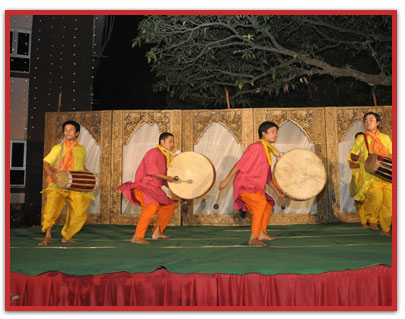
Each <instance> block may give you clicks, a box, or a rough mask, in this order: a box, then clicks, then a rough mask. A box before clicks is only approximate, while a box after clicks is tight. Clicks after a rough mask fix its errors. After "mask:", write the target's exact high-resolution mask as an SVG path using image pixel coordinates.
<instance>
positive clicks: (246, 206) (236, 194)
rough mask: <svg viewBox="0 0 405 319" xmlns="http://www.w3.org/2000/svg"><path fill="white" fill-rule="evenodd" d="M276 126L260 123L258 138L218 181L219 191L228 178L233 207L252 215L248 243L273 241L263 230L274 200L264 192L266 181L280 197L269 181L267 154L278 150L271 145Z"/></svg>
mask: <svg viewBox="0 0 405 319" xmlns="http://www.w3.org/2000/svg"><path fill="white" fill-rule="evenodd" d="M277 131H278V126H277V124H275V123H273V122H263V123H262V124H261V125H260V126H259V129H258V133H259V141H258V142H255V143H253V144H250V145H249V146H248V147H247V149H246V150H245V152H244V153H243V155H242V157H241V158H240V159H239V161H238V162H237V163H236V164H235V166H234V167H233V168H232V169H231V171H230V172H229V174H228V175H227V177H226V178H225V179H224V180H223V181H222V182H221V183H220V185H219V190H220V191H221V190H222V189H224V188H225V187H226V186H227V185H228V184H229V182H230V181H231V179H232V177H234V176H235V175H236V176H235V179H234V181H233V208H234V209H242V210H244V211H246V210H249V212H250V213H251V214H252V225H251V235H250V238H249V241H248V244H249V245H250V246H266V243H264V242H263V240H274V239H275V238H274V237H271V236H269V235H268V233H267V225H268V222H269V219H270V216H271V213H272V210H273V206H274V205H275V201H274V199H273V198H271V197H270V196H269V195H267V194H266V192H265V186H266V183H268V184H269V185H270V186H271V187H272V188H273V189H274V190H275V192H276V194H277V195H278V196H279V197H281V198H283V197H284V194H283V193H282V192H281V191H279V190H278V189H277V187H276V186H275V185H274V183H273V180H272V173H271V165H272V160H271V154H273V155H275V156H277V153H278V150H277V149H276V148H275V147H274V146H273V145H271V144H270V143H274V142H275V141H276V139H277Z"/></svg>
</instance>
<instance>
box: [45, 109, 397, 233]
mask: <svg viewBox="0 0 405 319" xmlns="http://www.w3.org/2000/svg"><path fill="white" fill-rule="evenodd" d="M369 111H373V112H377V113H379V114H380V115H381V131H382V132H384V133H386V134H388V135H389V136H390V137H392V108H391V106H378V107H327V108H322V107H319V108H262V109H230V110H228V109H224V110H187V111H180V110H172V111H148V110H129V111H96V112H58V113H47V114H46V126H45V143H44V154H47V153H48V152H49V151H50V149H51V147H52V146H53V145H55V144H56V143H58V142H59V140H60V138H61V137H62V123H63V122H64V121H67V120H75V121H77V122H78V123H80V124H81V125H82V127H83V129H82V132H81V136H80V139H79V141H80V143H84V144H85V145H84V146H85V147H86V148H87V152H88V154H87V161H86V166H87V167H88V168H89V169H90V170H93V171H99V172H100V174H101V176H102V179H103V183H102V185H101V187H100V188H99V190H98V191H97V192H96V194H95V195H96V196H97V198H96V202H95V203H93V204H92V206H91V207H90V209H89V219H88V221H87V222H88V223H92V224H98V223H101V224H108V223H110V224H127V225H135V224H136V222H137V220H138V218H139V214H140V209H139V208H138V207H136V206H135V205H132V204H131V203H129V202H128V201H126V199H123V198H122V195H121V193H120V192H119V191H115V190H114V189H115V188H116V187H117V186H119V185H120V184H121V183H123V182H127V181H132V180H133V179H134V176H135V171H136V168H137V167H138V165H139V162H140V161H141V159H142V157H143V155H144V154H145V152H146V151H147V150H149V149H150V148H152V147H155V146H156V144H158V136H159V134H160V133H162V132H164V131H169V132H171V133H173V134H174V136H175V146H174V150H180V151H183V152H185V151H195V152H199V153H202V154H204V155H206V156H207V157H208V158H210V160H211V161H212V163H213V165H214V166H215V170H216V175H217V178H216V182H215V184H214V186H213V188H212V189H211V191H210V192H208V193H207V194H205V195H204V196H202V197H200V198H198V199H195V200H191V201H183V200H179V202H178V204H177V206H176V210H175V213H174V215H173V217H172V219H171V221H170V225H218V226H220V225H250V216H249V213H248V214H247V215H246V216H243V215H241V213H240V212H239V211H234V210H233V209H232V195H233V191H232V185H231V184H230V185H229V186H228V187H227V189H225V190H224V191H223V194H222V196H221V199H220V203H219V204H220V205H219V206H220V207H219V209H218V210H215V209H214V208H213V204H214V203H215V201H216V198H217V195H218V185H219V182H220V181H221V180H223V179H224V178H225V176H226V175H227V174H228V172H229V171H230V170H231V169H232V167H233V165H234V164H235V163H236V161H237V160H239V158H240V157H241V155H242V154H243V151H244V150H245V149H246V147H247V146H248V145H249V144H251V143H253V142H255V141H257V140H258V133H257V129H258V127H259V125H260V124H261V123H262V122H263V121H273V122H275V123H276V124H278V125H279V127H280V129H279V134H278V139H277V142H276V143H275V146H276V147H278V148H279V150H280V151H287V150H289V149H293V148H304V149H309V150H311V151H313V152H315V154H317V155H318V156H319V157H320V158H321V160H322V161H323V163H324V165H325V168H326V171H327V182H326V186H325V188H324V189H323V191H322V192H321V193H320V194H319V195H318V196H317V197H316V198H314V199H313V200H310V201H308V202H306V203H305V202H293V201H287V202H286V204H287V208H286V209H285V210H281V209H280V207H279V206H280V205H279V203H278V205H277V206H276V207H275V208H274V211H273V216H272V218H271V220H270V223H271V224H299V223H302V224H308V223H328V222H338V221H344V222H357V221H358V216H357V214H356V212H355V208H354V205H353V202H352V201H353V200H352V198H350V195H349V192H348V187H349V183H350V178H351V171H350V168H349V166H348V162H347V156H348V151H349V150H350V148H351V145H352V144H353V142H354V135H355V133H357V132H358V131H361V130H364V128H363V125H362V119H363V116H364V114H365V113H366V112H369ZM297 160H299V159H297ZM43 185H44V187H46V182H45V179H43ZM269 191H271V190H269ZM167 192H168V193H169V194H170V191H169V190H167ZM44 197H45V196H43V200H44ZM276 200H278V199H277V198H276ZM63 222H64V215H63V214H62V215H61V217H60V218H59V219H58V221H57V223H58V224H62V223H63Z"/></svg>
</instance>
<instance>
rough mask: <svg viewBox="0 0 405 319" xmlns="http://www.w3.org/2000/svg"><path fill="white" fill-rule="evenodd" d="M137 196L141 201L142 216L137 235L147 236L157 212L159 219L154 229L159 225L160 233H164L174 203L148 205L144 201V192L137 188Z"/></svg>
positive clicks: (140, 236)
mask: <svg viewBox="0 0 405 319" xmlns="http://www.w3.org/2000/svg"><path fill="white" fill-rule="evenodd" d="M134 193H135V198H136V200H137V201H139V202H140V203H141V208H142V212H141V217H139V220H138V223H137V225H136V231H135V236H136V237H138V238H145V234H146V231H147V230H148V227H149V224H150V223H151V221H152V219H153V217H155V214H156V213H157V214H158V220H157V222H156V225H155V226H154V227H153V229H152V231H154V230H155V229H156V227H158V226H159V231H160V233H163V231H164V230H165V228H166V226H167V224H168V223H169V220H170V218H171V217H172V215H173V212H174V208H175V206H174V204H171V205H160V204H158V203H153V204H149V205H146V206H145V204H144V202H143V192H142V191H140V190H138V189H135V190H134Z"/></svg>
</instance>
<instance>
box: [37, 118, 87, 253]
mask: <svg viewBox="0 0 405 319" xmlns="http://www.w3.org/2000/svg"><path fill="white" fill-rule="evenodd" d="M62 129H63V135H64V138H65V139H64V142H63V152H62V156H61V160H60V169H62V170H64V171H73V170H74V171H84V170H86V171H87V169H86V168H85V166H84V162H85V160H86V149H85V148H84V146H82V145H80V144H78V142H77V137H78V136H79V133H80V125H79V123H76V122H74V121H66V122H65V123H63V126H62ZM61 148H62V145H61V144H57V145H55V146H53V147H52V149H51V151H50V152H49V154H48V155H47V156H46V157H45V158H44V165H43V168H44V171H45V173H46V175H47V182H48V187H47V188H46V189H45V190H44V191H43V193H45V194H46V204H45V207H44V209H43V212H42V223H41V224H42V232H45V233H46V234H45V238H44V240H43V241H41V242H40V243H39V244H38V245H41V246H45V245H48V244H49V243H50V242H51V233H52V227H53V225H54V224H55V222H56V220H57V218H58V217H59V215H60V213H61V211H62V209H63V207H64V206H65V202H67V204H68V206H67V213H66V220H65V225H64V226H63V229H62V242H63V243H66V242H70V243H74V242H76V241H75V240H74V239H72V237H73V236H74V235H75V234H76V233H78V232H79V231H80V230H81V229H82V227H83V225H84V223H85V222H86V219H87V209H88V207H89V206H90V199H93V200H94V195H93V193H91V192H88V193H84V192H75V191H69V190H66V189H60V188H58V187H57V186H56V184H55V183H56V169H57V165H58V163H57V162H58V159H59V155H60V151H61Z"/></svg>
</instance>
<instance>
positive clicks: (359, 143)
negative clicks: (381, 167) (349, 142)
mask: <svg viewBox="0 0 405 319" xmlns="http://www.w3.org/2000/svg"><path fill="white" fill-rule="evenodd" d="M378 138H379V139H380V140H381V142H382V143H383V144H384V146H385V148H386V150H387V152H388V154H390V155H391V154H392V142H391V139H390V137H389V136H388V135H387V134H384V133H380V135H379V136H378ZM367 139H368V140H367V141H368V145H371V142H372V139H371V138H370V137H367ZM360 152H361V158H360V160H359V161H358V162H355V161H353V160H352V159H351V154H354V155H359V154H360ZM370 153H372V152H371V150H370ZM367 157H368V151H367V147H366V143H365V141H364V136H363V135H359V136H357V138H356V140H355V141H354V144H353V147H352V149H351V150H350V152H349V158H348V160H349V161H350V162H353V163H359V164H360V168H359V173H358V174H359V175H361V177H362V181H361V183H359V185H358V187H357V193H356V195H355V196H354V197H353V198H354V200H357V201H363V200H364V198H365V194H366V192H367V190H368V188H369V187H370V185H371V182H373V181H374V180H378V177H376V176H374V175H372V174H370V173H368V172H366V169H365V166H364V165H365V162H366V159H367Z"/></svg>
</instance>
